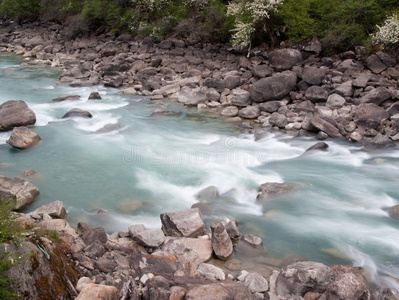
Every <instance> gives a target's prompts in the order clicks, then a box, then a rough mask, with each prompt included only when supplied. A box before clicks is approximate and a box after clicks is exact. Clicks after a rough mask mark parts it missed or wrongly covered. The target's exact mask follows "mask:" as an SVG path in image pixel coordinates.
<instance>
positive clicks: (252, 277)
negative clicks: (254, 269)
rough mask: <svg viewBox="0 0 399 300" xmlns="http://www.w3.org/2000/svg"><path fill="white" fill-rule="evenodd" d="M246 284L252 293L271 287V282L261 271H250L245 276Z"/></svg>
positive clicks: (262, 291) (261, 291)
mask: <svg viewBox="0 0 399 300" xmlns="http://www.w3.org/2000/svg"><path fill="white" fill-rule="evenodd" d="M244 284H245V285H246V286H247V287H248V289H249V290H250V291H251V293H252V294H253V293H264V292H266V291H267V290H268V289H269V283H268V282H267V280H266V278H264V277H263V276H262V275H260V274H259V273H249V274H248V275H247V276H245V279H244Z"/></svg>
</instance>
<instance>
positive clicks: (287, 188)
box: [256, 182, 298, 200]
mask: <svg viewBox="0 0 399 300" xmlns="http://www.w3.org/2000/svg"><path fill="white" fill-rule="evenodd" d="M297 188H298V184H296V183H292V182H283V183H279V182H266V183H263V184H262V185H261V186H260V187H259V191H258V196H257V198H256V199H257V200H262V199H265V198H266V197H267V196H268V195H281V194H286V193H289V192H292V191H294V190H296V189H297Z"/></svg>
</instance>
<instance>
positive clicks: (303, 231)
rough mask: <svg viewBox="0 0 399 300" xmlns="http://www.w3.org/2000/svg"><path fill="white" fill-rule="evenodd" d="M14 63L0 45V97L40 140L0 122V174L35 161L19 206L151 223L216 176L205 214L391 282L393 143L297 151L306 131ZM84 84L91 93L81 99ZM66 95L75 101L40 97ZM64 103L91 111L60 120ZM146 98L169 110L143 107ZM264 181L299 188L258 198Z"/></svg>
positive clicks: (397, 237) (187, 203)
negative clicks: (247, 127)
mask: <svg viewBox="0 0 399 300" xmlns="http://www.w3.org/2000/svg"><path fill="white" fill-rule="evenodd" d="M22 62H23V60H22V58H20V57H16V56H11V55H6V54H0V104H1V103H4V102H5V101H7V100H24V101H25V102H26V103H27V104H28V106H29V107H30V108H31V109H32V110H33V111H34V112H35V113H36V117H37V123H36V125H35V126H34V127H33V129H32V130H33V131H35V132H36V133H38V134H39V135H40V136H41V138H42V141H41V142H40V143H39V144H38V145H36V146H34V147H33V148H30V149H27V150H22V151H21V150H16V149H13V148H12V147H11V146H9V145H8V144H6V140H7V139H8V138H9V136H10V134H11V132H3V133H0V174H1V175H4V176H9V177H15V176H18V175H19V174H21V173H22V172H24V171H25V170H34V171H36V172H37V174H35V175H34V176H32V177H30V178H29V179H28V180H29V181H31V182H32V183H33V184H35V185H36V186H37V187H38V188H39V190H40V196H39V197H38V198H37V200H36V201H35V202H34V203H33V204H32V205H31V206H29V207H27V208H26V209H25V212H29V211H32V210H34V209H35V208H37V207H39V206H42V205H44V204H47V203H49V202H51V201H54V200H61V201H63V202H64V205H65V206H66V209H67V211H68V214H69V215H68V221H69V222H70V223H71V224H76V223H77V222H79V221H84V222H88V223H90V224H92V225H95V226H103V227H104V228H105V229H106V231H107V232H109V233H112V232H115V231H126V230H127V228H128V227H129V226H131V225H134V224H144V225H146V226H147V227H148V228H160V227H161V222H160V218H159V215H160V213H163V212H167V211H173V210H179V209H186V208H190V207H191V205H192V204H194V203H196V202H198V199H197V193H198V192H199V191H201V190H202V189H204V188H206V187H208V186H215V187H217V189H218V191H219V196H218V197H216V198H215V199H207V200H203V201H206V202H207V203H208V205H209V208H210V209H209V213H208V214H207V215H205V216H204V217H205V220H206V222H207V224H208V225H209V222H210V221H211V220H212V219H215V218H218V219H223V218H225V217H228V216H232V217H234V218H235V219H236V220H237V221H238V222H239V228H240V230H241V232H242V233H244V234H245V233H252V234H254V235H258V236H260V237H262V239H263V242H264V245H265V246H266V247H267V248H268V255H269V256H271V257H274V258H277V259H280V258H282V257H283V256H284V255H286V254H295V255H298V256H303V257H306V258H307V259H309V260H314V261H319V262H322V263H325V264H327V265H330V266H331V265H333V264H349V265H354V266H363V267H365V268H367V270H368V271H369V273H370V276H371V278H372V280H373V282H374V283H375V284H376V285H380V284H383V285H386V286H389V287H393V288H396V289H399V281H398V279H397V278H399V221H396V220H394V219H392V218H390V217H389V215H388V209H389V208H390V207H392V206H394V205H396V204H398V203H399V190H398V184H399V152H398V151H397V150H395V149H389V150H381V151H375V152H366V151H364V150H363V149H362V147H361V146H360V145H356V144H350V143H346V142H343V141H336V140H328V141H327V143H328V144H329V146H330V147H329V149H328V151H326V152H311V153H306V154H304V152H305V150H306V149H307V148H308V147H310V146H311V145H313V144H314V143H316V142H317V141H316V140H315V139H314V138H294V137H291V136H288V135H285V134H281V133H276V132H270V133H267V134H265V135H264V136H262V137H261V138H258V139H255V137H254V135H252V134H243V133H242V131H241V130H240V129H239V127H238V125H237V124H233V123H227V122H225V121H224V120H223V119H222V118H221V117H219V116H215V115H212V114H202V113H201V114H199V113H198V112H197V110H196V109H188V108H185V107H183V106H182V105H181V104H178V103H176V102H174V101H173V100H168V99H165V100H162V101H151V100H150V99H149V98H148V97H142V96H126V95H119V94H118V91H119V90H117V89H112V88H105V87H103V86H95V87H83V88H72V87H69V86H68V85H59V84H57V77H58V75H59V74H60V70H57V69H52V68H50V67H46V66H29V65H24V64H21V63H22ZM95 90H96V91H98V92H99V93H100V95H101V97H102V100H87V99H88V96H89V94H90V93H91V92H92V91H95ZM72 94H74V95H80V96H81V98H80V100H77V101H66V102H60V103H54V102H52V101H51V100H52V99H54V98H56V97H59V96H63V95H72ZM75 107H77V108H81V109H84V110H87V111H89V112H90V113H91V114H92V115H93V118H92V119H83V118H74V119H62V116H63V115H64V114H65V113H66V112H67V111H68V110H70V109H72V108H75ZM157 109H163V110H168V111H173V112H176V114H174V115H173V116H163V117H155V116H153V117H151V114H152V113H153V112H154V111H156V110H157ZM265 182H295V183H299V185H300V188H299V189H297V190H295V191H294V192H292V193H288V194H285V195H281V196H278V197H269V199H268V200H267V201H262V202H258V201H256V196H257V192H258V188H259V186H260V184H262V183H265ZM99 210H102V211H105V213H98V211H99Z"/></svg>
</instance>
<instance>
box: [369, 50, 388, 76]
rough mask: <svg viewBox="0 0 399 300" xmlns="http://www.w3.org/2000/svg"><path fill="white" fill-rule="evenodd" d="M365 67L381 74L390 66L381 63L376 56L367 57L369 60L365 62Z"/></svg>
mask: <svg viewBox="0 0 399 300" xmlns="http://www.w3.org/2000/svg"><path fill="white" fill-rule="evenodd" d="M364 65H365V66H366V67H367V68H369V69H370V70H371V71H372V72H373V73H375V74H379V73H381V72H382V71H384V70H386V68H388V66H387V65H386V64H384V63H383V62H382V61H381V59H380V58H379V57H378V56H377V55H375V54H373V55H370V56H369V57H367V59H366V60H365V62H364Z"/></svg>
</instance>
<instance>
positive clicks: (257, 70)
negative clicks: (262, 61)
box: [252, 65, 273, 78]
mask: <svg viewBox="0 0 399 300" xmlns="http://www.w3.org/2000/svg"><path fill="white" fill-rule="evenodd" d="M252 73H253V74H254V76H255V77H257V78H264V77H267V76H270V75H272V74H273V69H272V68H270V67H269V66H268V65H255V66H253V69H252Z"/></svg>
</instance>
